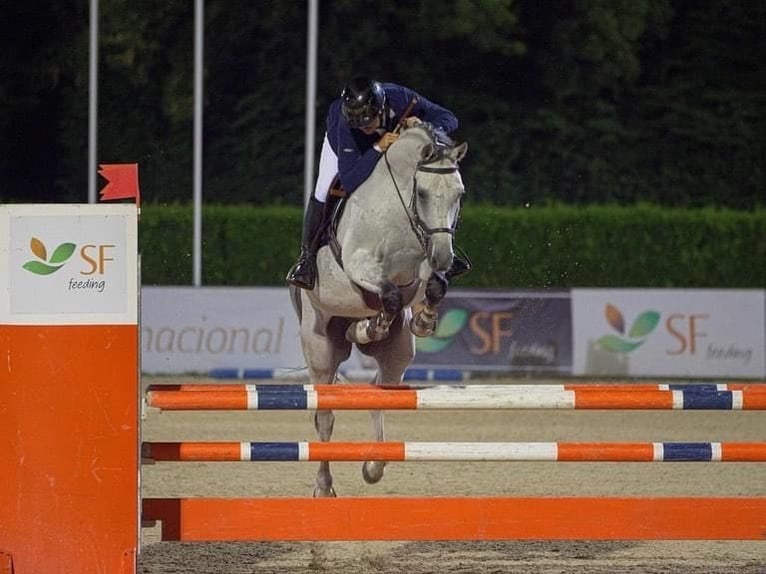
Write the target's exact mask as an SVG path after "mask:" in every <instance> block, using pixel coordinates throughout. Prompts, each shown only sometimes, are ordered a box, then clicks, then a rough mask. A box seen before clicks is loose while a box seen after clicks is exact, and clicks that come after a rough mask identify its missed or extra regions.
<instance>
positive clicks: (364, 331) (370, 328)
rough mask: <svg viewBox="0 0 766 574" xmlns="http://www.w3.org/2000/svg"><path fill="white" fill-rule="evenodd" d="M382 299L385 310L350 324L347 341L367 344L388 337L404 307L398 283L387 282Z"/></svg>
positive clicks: (381, 293) (383, 287)
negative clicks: (392, 325) (392, 324)
mask: <svg viewBox="0 0 766 574" xmlns="http://www.w3.org/2000/svg"><path fill="white" fill-rule="evenodd" d="M380 301H381V304H382V305H383V311H381V312H380V313H378V314H377V315H375V316H374V317H370V318H369V319H363V320H361V321H356V322H355V323H352V324H351V325H349V327H348V329H347V330H346V340H347V341H349V342H351V343H355V344H357V345H367V344H368V343H373V342H376V341H382V340H384V339H385V338H386V337H388V331H389V328H390V327H391V323H392V322H393V321H394V319H395V318H396V317H397V316H398V315H399V313H400V312H401V310H402V309H403V308H404V301H403V299H402V292H401V291H400V290H399V288H398V287H397V286H396V285H394V284H393V283H390V282H387V283H385V284H384V285H383V286H382V287H381V292H380Z"/></svg>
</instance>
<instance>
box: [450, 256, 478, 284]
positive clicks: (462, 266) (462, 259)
mask: <svg viewBox="0 0 766 574" xmlns="http://www.w3.org/2000/svg"><path fill="white" fill-rule="evenodd" d="M472 268H473V265H472V264H471V260H470V259H469V258H468V255H466V254H465V251H463V250H462V249H455V254H454V256H453V257H452V266H450V268H449V269H447V272H446V273H445V275H446V276H447V280H448V281H452V280H453V279H455V278H456V277H460V276H461V275H465V274H466V273H468V272H469V271H470V270H471V269H472Z"/></svg>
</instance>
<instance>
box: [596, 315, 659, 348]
mask: <svg viewBox="0 0 766 574" xmlns="http://www.w3.org/2000/svg"><path fill="white" fill-rule="evenodd" d="M604 315H605V318H606V322H607V323H608V324H609V326H610V327H612V329H614V330H615V331H616V332H617V333H619V335H620V336H618V335H604V336H603V337H601V338H599V339H598V340H597V341H596V342H597V343H598V344H599V346H600V347H601V348H602V349H604V350H605V351H609V352H610V353H630V352H631V351H635V350H636V349H638V348H639V347H640V346H641V345H643V344H644V343H645V342H646V339H647V338H648V337H649V335H651V333H652V331H654V329H655V328H656V327H657V325H658V324H659V322H660V314H659V313H658V312H657V311H653V310H649V311H644V312H643V313H641V314H639V315H638V317H636V319H635V320H634V321H633V323H632V324H631V326H630V330H629V331H628V336H627V337H623V336H622V335H624V334H625V318H624V315H623V314H622V312H621V311H620V310H619V309H618V308H617V307H616V306H614V305H612V304H611V303H607V305H606V307H605V309H604Z"/></svg>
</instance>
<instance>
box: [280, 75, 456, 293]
mask: <svg viewBox="0 0 766 574" xmlns="http://www.w3.org/2000/svg"><path fill="white" fill-rule="evenodd" d="M421 121H423V122H428V123H429V124H431V125H432V126H433V127H435V128H438V129H441V130H443V131H444V132H445V133H450V132H452V131H454V130H455V129H456V128H457V125H458V121H457V118H456V117H455V115H454V114H453V113H452V112H451V111H449V110H448V109H446V108H443V107H441V106H439V105H437V104H435V103H433V102H431V101H429V100H427V99H426V98H424V97H423V96H421V95H419V94H417V93H415V92H414V91H412V90H410V89H409V88H405V87H404V86H399V85H396V84H390V83H380V82H376V81H374V80H371V79H369V78H366V77H362V76H357V77H354V78H352V79H351V80H350V81H349V82H348V83H347V84H346V86H345V88H344V89H343V92H342V93H341V95H340V98H339V99H337V100H335V101H334V102H333V103H332V104H331V105H330V109H329V111H328V113H327V131H326V132H325V137H324V141H323V143H322V151H321V154H320V157H319V174H318V176H317V181H316V186H315V188H314V194H313V195H312V197H311V198H310V200H309V203H308V207H307V208H306V213H305V215H304V219H303V233H302V237H301V253H300V256H299V258H298V261H297V262H296V263H295V264H294V265H293V266H292V267H291V268H290V271H288V273H287V277H286V280H287V282H288V283H290V284H291V285H295V286H296V287H300V288H302V289H309V290H311V289H313V288H314V284H315V282H316V276H317V269H316V252H317V250H318V249H319V241H320V238H321V235H322V233H323V232H324V228H325V226H326V224H327V223H328V219H329V215H325V209H324V204H325V203H326V202H327V199H328V195H330V191H331V189H332V188H338V187H342V190H343V191H344V192H345V193H346V194H349V193H353V192H354V190H356V188H357V187H359V186H360V185H361V184H362V182H364V181H365V180H366V179H367V178H368V177H369V176H370V174H371V173H372V171H373V169H374V168H375V165H376V164H377V162H378V160H379V159H380V158H381V156H382V155H383V153H384V152H385V151H386V150H387V149H388V147H389V146H390V145H391V144H392V143H394V142H395V141H396V140H397V139H398V138H399V135H398V131H399V128H400V126H401V125H405V126H407V127H411V126H412V125H415V124H417V123H420V122H421ZM338 180H339V181H338ZM341 193H342V192H341ZM469 269H470V263H468V262H467V261H464V260H462V259H460V258H458V257H457V255H456V257H455V259H454V261H453V264H452V268H450V270H449V271H447V278H448V279H449V278H452V277H456V276H458V275H462V274H463V273H465V272H466V271H468V270H469Z"/></svg>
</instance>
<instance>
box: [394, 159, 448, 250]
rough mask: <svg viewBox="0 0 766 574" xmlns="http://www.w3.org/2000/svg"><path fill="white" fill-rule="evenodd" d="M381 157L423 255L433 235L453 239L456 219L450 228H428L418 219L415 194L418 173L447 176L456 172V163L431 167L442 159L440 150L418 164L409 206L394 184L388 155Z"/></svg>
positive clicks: (397, 186)
mask: <svg viewBox="0 0 766 574" xmlns="http://www.w3.org/2000/svg"><path fill="white" fill-rule="evenodd" d="M383 157H384V158H385V161H386V167H387V168H388V175H389V176H391V181H392V182H393V184H394V189H396V194H397V195H398V196H399V202H400V203H401V204H402V207H403V208H404V212H405V213H406V214H407V219H408V221H409V223H410V228H411V229H412V231H413V233H414V234H415V237H417V239H418V243H420V247H421V248H422V249H423V253H427V250H428V240H429V238H430V237H431V236H432V235H434V234H435V233H449V234H450V235H452V236H453V237H454V235H455V228H456V227H457V219H458V218H457V217H456V218H455V221H454V222H453V224H452V227H429V226H428V225H427V224H426V222H425V221H423V219H422V218H421V217H420V214H419V213H418V202H417V192H418V177H417V174H418V172H423V173H435V174H441V175H448V174H450V173H455V172H457V170H458V165H457V163H455V164H453V165H451V166H434V165H432V164H434V163H437V162H439V161H441V160H442V159H444V153H443V151H441V150H439V151H437V152H435V153H433V154H431V156H430V157H428V158H427V159H426V160H424V161H422V162H420V163H418V165H417V167H416V168H415V176H414V177H413V178H412V195H411V197H410V204H409V205H407V203H406V202H405V201H404V197H403V196H402V192H401V190H400V189H399V185H398V184H397V183H396V178H395V177H394V172H393V170H392V169H391V164H390V162H389V161H388V155H387V154H384V155H383Z"/></svg>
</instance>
